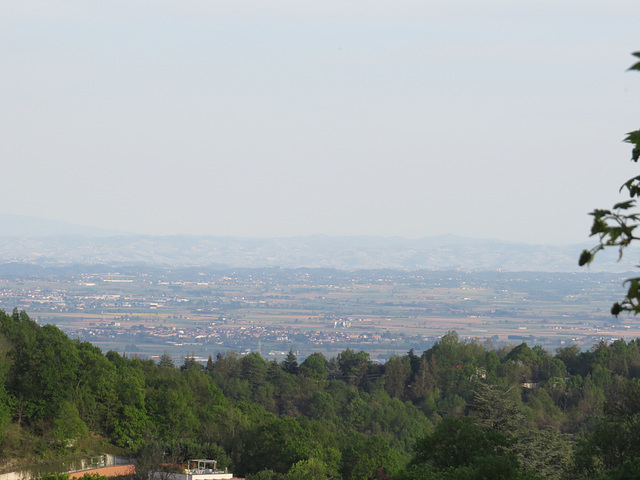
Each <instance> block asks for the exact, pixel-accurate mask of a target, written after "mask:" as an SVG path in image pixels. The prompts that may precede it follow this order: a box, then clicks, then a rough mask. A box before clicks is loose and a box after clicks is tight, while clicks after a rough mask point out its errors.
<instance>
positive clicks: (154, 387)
mask: <svg viewBox="0 0 640 480" xmlns="http://www.w3.org/2000/svg"><path fill="white" fill-rule="evenodd" d="M0 358H1V362H2V363H1V365H2V368H1V371H0V375H1V378H2V382H0V435H1V442H2V443H1V453H2V459H3V462H4V464H5V470H7V469H10V468H12V467H13V466H15V465H17V464H18V462H19V461H20V460H21V459H22V461H23V462H25V463H29V462H34V461H36V460H40V459H43V458H53V457H59V456H68V455H71V454H74V453H79V452H86V453H94V452H99V451H105V450H111V451H117V452H119V453H121V454H130V455H133V456H136V457H138V458H139V465H138V475H139V476H140V477H141V478H145V474H146V472H147V471H148V469H149V468H151V467H152V466H155V467H157V466H159V465H161V464H163V465H165V467H166V466H167V465H169V467H168V468H170V466H171V465H179V464H180V463H181V462H184V461H185V460H186V459H187V458H194V457H210V458H215V459H217V460H218V462H219V466H222V467H229V468H230V469H232V471H233V472H234V473H235V474H236V475H246V476H247V478H248V479H260V480H267V479H283V480H289V479H290V480H294V479H296V480H304V479H329V478H331V479H339V478H342V479H345V480H348V479H383V478H391V479H475V478H478V479H479V478H496V479H499V478H503V479H518V478H522V479H525V478H526V479H534V478H541V479H542V478H549V479H579V478H594V479H596V478H597V479H605V478H612V479H613V478H615V479H623V478H639V477H640V438H639V437H640V430H638V428H637V425H638V422H639V421H640V380H639V377H640V341H639V340H634V341H631V342H629V343H626V342H625V341H623V340H619V341H616V342H614V343H612V344H610V345H607V344H604V343H601V344H597V345H594V346H593V348H592V349H591V350H589V351H586V352H580V351H579V349H578V348H577V347H573V346H568V347H566V348H562V349H559V350H558V351H557V352H556V354H555V355H552V354H551V353H549V352H547V351H545V350H544V349H542V348H540V347H533V348H530V347H529V346H527V345H526V344H524V343H523V344H521V345H518V346H515V347H509V348H503V347H500V348H492V347H491V346H490V345H484V344H479V343H476V342H463V341H460V340H459V338H458V336H457V334H456V333H455V332H450V333H449V334H447V335H445V336H444V337H443V338H442V339H441V340H440V341H439V342H437V343H436V344H435V345H434V346H433V347H432V348H431V349H429V350H427V351H425V352H422V353H419V352H414V351H411V352H408V353H407V354H406V355H403V356H396V357H393V358H391V359H389V360H388V361H387V362H386V363H385V364H383V365H382V364H376V363H373V362H371V361H370V359H369V355H368V354H367V353H364V352H359V353H356V352H354V351H351V350H345V351H343V352H342V353H340V354H339V355H338V356H337V357H335V358H330V359H327V358H325V357H324V356H323V355H321V354H318V353H316V354H312V355H311V356H309V357H308V358H306V359H305V360H304V361H302V362H298V360H297V359H296V358H295V355H294V354H293V353H290V354H289V356H288V357H287V358H286V359H285V360H284V361H282V362H280V363H278V362H276V361H273V362H269V361H266V360H265V359H263V358H262V357H261V356H260V355H259V354H257V353H252V354H249V355H245V356H239V355H236V354H233V353H228V354H225V355H218V356H217V357H216V358H212V359H210V360H209V362H208V363H207V364H206V365H204V366H203V365H200V364H199V363H197V362H195V361H194V360H193V359H190V358H187V359H185V360H184V362H183V364H182V365H174V364H173V362H172V360H171V358H170V357H169V356H168V355H165V356H163V358H162V359H161V361H160V362H159V363H155V362H154V361H152V360H144V359H139V358H125V357H123V356H121V355H119V354H117V353H115V352H108V353H107V354H106V355H103V353H102V352H101V351H100V350H99V349H98V348H97V347H95V346H93V345H91V344H90V343H87V342H79V341H75V340H71V339H69V338H68V337H66V336H65V335H64V334H63V333H62V332H60V330H58V329H57V328H56V327H54V326H51V325H46V326H43V327H41V326H39V325H38V324H36V323H35V322H33V321H31V320H30V319H29V317H28V315H27V314H26V313H24V312H18V311H14V312H13V313H12V314H6V313H4V312H0Z"/></svg>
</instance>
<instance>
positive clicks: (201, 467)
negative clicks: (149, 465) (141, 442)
mask: <svg viewBox="0 0 640 480" xmlns="http://www.w3.org/2000/svg"><path fill="white" fill-rule="evenodd" d="M217 463H218V462H217V461H216V460H203V459H194V460H189V463H188V465H187V468H185V469H184V473H165V472H149V479H150V480H217V479H224V478H233V474H232V473H229V472H227V469H226V468H225V469H224V471H222V470H218V469H217V468H216V464H217Z"/></svg>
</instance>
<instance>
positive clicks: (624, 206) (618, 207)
mask: <svg viewBox="0 0 640 480" xmlns="http://www.w3.org/2000/svg"><path fill="white" fill-rule="evenodd" d="M635 203H636V202H635V201H633V200H627V201H626V202H620V203H616V204H615V205H614V206H613V209H614V210H628V209H630V208H631V207H633V206H634V204H635Z"/></svg>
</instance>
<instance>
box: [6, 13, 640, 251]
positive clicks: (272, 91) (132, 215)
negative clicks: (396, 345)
mask: <svg viewBox="0 0 640 480" xmlns="http://www.w3.org/2000/svg"><path fill="white" fill-rule="evenodd" d="M639 18H640V2H638V1H637V0H635V1H612V2H603V1H601V0H599V1H590V0H581V1H564V2H563V1H558V0H553V1H545V0H536V1H514V0H504V1H479V0H449V1H446V2H445V1H437V2H436V1H430V0H416V1H403V0H394V1H386V0H385V1H382V0H379V1H376V0H325V1H304V0H274V1H268V0H267V1H265V0H260V1H243V0H206V1H204V0H192V1H189V0H180V1H178V0H173V1H163V0H153V1H145V0H134V1H131V0H127V1H119V0H108V1H107V0H92V1H86V0H78V1H75V0H61V1H50V0H46V1H32V0H3V1H2V2H0V158H1V162H2V164H1V165H2V170H1V172H2V179H3V195H2V197H1V198H2V202H1V203H0V212H1V213H10V214H22V215H34V216H39V217H43V218H48V219H53V220H64V221H67V222H73V223H80V224H86V225H92V226H99V227H104V228H112V229H120V230H125V231H132V232H138V233H152V234H176V233H190V234H214V235H239V236H256V237H275V236H293V235H307V234H315V233H323V234H329V235H383V236H395V235H400V236H406V237H422V236H431V235H439V234H444V233H453V234H458V235H465V236H472V237H479V238H497V239H503V240H517V241H525V242H529V243H571V242H581V241H584V240H586V239H587V237H588V231H589V226H590V220H589V217H588V216H587V212H589V211H591V210H592V209H593V208H596V207H609V206H611V205H612V204H613V203H614V202H616V201H618V200H619V199H620V197H618V196H617V190H618V187H619V186H620V185H621V184H622V182H623V181H624V180H625V179H626V178H628V177H630V176H631V175H636V174H637V165H635V164H632V162H630V161H629V158H630V149H629V147H628V146H627V145H626V144H623V143H622V142H621V140H622V138H623V137H624V134H625V133H626V132H628V131H630V130H633V129H636V128H639V127H640V124H639V118H638V113H639V109H638V105H639V104H640V75H638V74H637V73H631V72H625V70H626V68H628V67H629V66H630V65H631V63H632V62H633V57H631V56H630V53H631V52H633V51H635V50H640V35H638V25H637V22H638V19H639Z"/></svg>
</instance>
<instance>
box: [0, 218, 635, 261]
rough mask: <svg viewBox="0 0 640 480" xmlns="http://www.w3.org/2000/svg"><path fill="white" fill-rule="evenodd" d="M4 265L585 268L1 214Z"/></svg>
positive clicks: (496, 247) (492, 249)
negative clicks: (120, 228)
mask: <svg viewBox="0 0 640 480" xmlns="http://www.w3.org/2000/svg"><path fill="white" fill-rule="evenodd" d="M0 222H2V226H3V228H2V229H0V230H1V232H0V263H7V262H26V263H37V264H58V263H64V264H68V263H79V264H137V263H142V264H148V265H175V266H207V267H219V268H263V267H281V268H302V267H306V268H337V269H344V270H360V269H401V270H419V269H428V270H450V269H453V270H469V271H480V270H503V271H550V272H555V271H558V272H572V271H585V269H580V268H579V267H578V265H577V261H578V256H579V254H580V252H581V250H582V249H583V248H589V247H591V246H593V245H592V244H590V243H585V244H582V245H567V246H549V245H533V244H523V243H514V242H503V241H498V240H479V239H473V238H466V237H457V236H453V235H442V236H436V237H427V238H421V239H408V238H402V237H368V236H356V237H331V236H325V235H313V236H304V237H288V238H239V237H217V236H189V235H179V236H148V235H132V234H122V233H121V232H114V231H111V230H103V229H98V228H92V227H83V226H78V225H72V224H67V223H64V222H54V221H49V220H42V219H37V218H34V217H22V216H16V215H0ZM637 253H638V249H636V250H635V252H631V251H630V252H628V253H627V254H626V255H625V259H623V261H621V262H618V261H617V255H616V253H615V252H604V253H603V254H600V255H599V256H598V258H597V259H596V261H595V262H594V264H593V265H592V266H591V267H590V268H591V270H592V271H594V272H600V271H607V272H627V271H631V270H633V269H634V264H633V262H631V260H632V259H634V258H638V255H637Z"/></svg>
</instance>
